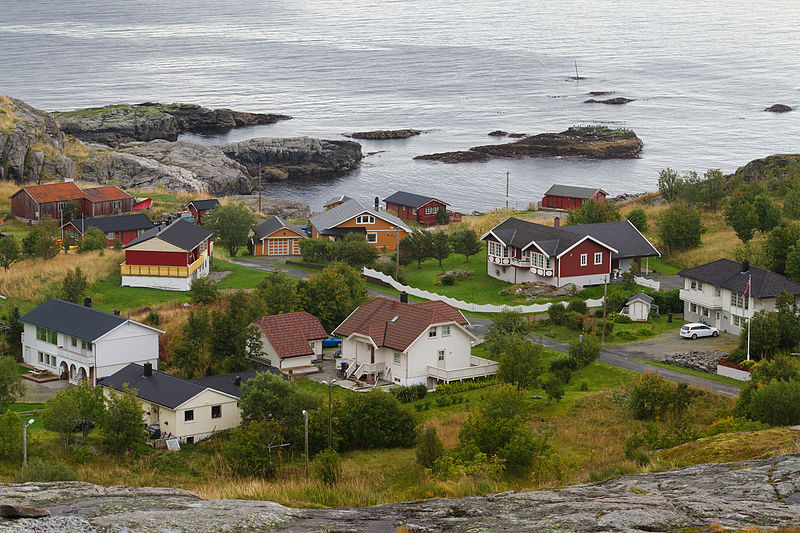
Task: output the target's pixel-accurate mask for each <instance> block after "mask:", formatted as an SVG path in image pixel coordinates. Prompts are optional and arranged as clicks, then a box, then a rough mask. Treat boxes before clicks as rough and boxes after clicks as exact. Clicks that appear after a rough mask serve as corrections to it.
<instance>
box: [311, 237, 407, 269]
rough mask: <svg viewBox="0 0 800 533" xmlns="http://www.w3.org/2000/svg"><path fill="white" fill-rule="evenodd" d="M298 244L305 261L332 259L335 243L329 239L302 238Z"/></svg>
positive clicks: (322, 261)
mask: <svg viewBox="0 0 800 533" xmlns="http://www.w3.org/2000/svg"><path fill="white" fill-rule="evenodd" d="M401 244H402V241H401ZM298 245H299V246H300V253H301V254H303V261H308V262H310V263H324V262H326V261H328V260H329V259H330V255H331V247H332V246H333V243H332V242H331V241H329V240H328V239H300V242H299V243H298Z"/></svg>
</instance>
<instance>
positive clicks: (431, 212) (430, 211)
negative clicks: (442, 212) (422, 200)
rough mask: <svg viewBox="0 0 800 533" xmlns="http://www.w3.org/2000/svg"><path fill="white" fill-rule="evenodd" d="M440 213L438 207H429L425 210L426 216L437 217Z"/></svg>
mask: <svg viewBox="0 0 800 533" xmlns="http://www.w3.org/2000/svg"><path fill="white" fill-rule="evenodd" d="M438 212H439V208H438V207H436V206H428V207H426V208H425V214H426V215H435V214H436V213H438Z"/></svg>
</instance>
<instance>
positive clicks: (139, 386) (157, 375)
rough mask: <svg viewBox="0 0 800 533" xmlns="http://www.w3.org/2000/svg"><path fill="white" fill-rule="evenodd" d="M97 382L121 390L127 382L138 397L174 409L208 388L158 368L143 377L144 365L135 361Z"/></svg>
mask: <svg viewBox="0 0 800 533" xmlns="http://www.w3.org/2000/svg"><path fill="white" fill-rule="evenodd" d="M97 383H98V385H102V386H104V387H112V388H114V389H116V390H119V391H121V390H122V386H123V384H125V383H127V384H128V387H129V388H131V389H136V393H137V395H138V396H139V398H141V399H143V400H147V401H148V402H153V403H156V404H158V405H163V406H164V407H168V408H170V409H175V408H176V407H178V406H179V405H181V404H183V403H185V402H186V401H187V400H190V399H192V398H194V397H195V396H197V395H198V394H200V393H201V392H203V391H204V390H206V388H208V387H206V386H204V385H201V384H199V383H194V382H193V381H191V380H188V379H183V378H179V377H177V376H171V375H169V374H165V373H164V372H159V371H158V370H153V375H152V376H149V377H145V376H144V367H143V366H142V365H138V364H136V363H130V364H129V365H128V366H126V367H124V368H122V369H120V370H118V371H117V372H115V373H113V374H112V375H110V376H108V377H105V378H103V379H102V380H98V381H97Z"/></svg>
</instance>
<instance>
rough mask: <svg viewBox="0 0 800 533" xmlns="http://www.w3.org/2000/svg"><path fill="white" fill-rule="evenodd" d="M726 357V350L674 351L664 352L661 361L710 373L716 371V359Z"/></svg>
mask: <svg viewBox="0 0 800 533" xmlns="http://www.w3.org/2000/svg"><path fill="white" fill-rule="evenodd" d="M724 357H728V354H727V353H726V352H719V351H711V352H699V351H690V352H676V353H666V354H664V358H663V361H664V362H665V363H669V364H671V365H675V366H680V367H683V368H688V369H690V370H698V371H700V372H709V373H711V374H713V373H715V372H716V371H717V361H718V360H720V359H722V358H724Z"/></svg>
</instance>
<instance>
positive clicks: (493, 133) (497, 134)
mask: <svg viewBox="0 0 800 533" xmlns="http://www.w3.org/2000/svg"><path fill="white" fill-rule="evenodd" d="M488 135H489V136H490V137H505V136H506V135H508V132H507V131H503V130H494V131H491V132H489V134H488Z"/></svg>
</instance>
